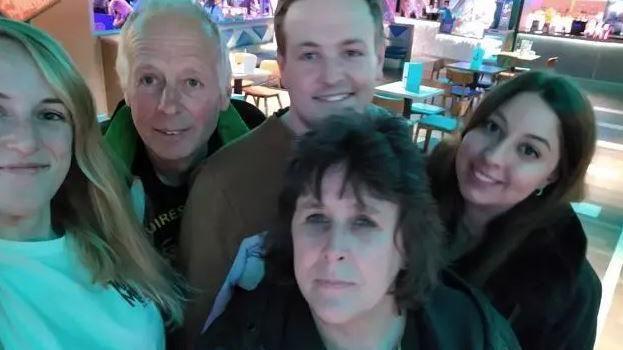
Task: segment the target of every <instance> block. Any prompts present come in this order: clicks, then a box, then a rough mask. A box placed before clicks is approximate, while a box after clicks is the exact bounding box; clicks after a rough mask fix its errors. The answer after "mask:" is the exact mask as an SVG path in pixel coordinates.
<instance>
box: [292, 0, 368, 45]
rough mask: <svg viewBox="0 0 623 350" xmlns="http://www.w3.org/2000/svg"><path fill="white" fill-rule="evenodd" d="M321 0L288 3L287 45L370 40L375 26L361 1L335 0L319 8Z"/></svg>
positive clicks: (366, 41)
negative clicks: (316, 0) (328, 5)
mask: <svg viewBox="0 0 623 350" xmlns="http://www.w3.org/2000/svg"><path fill="white" fill-rule="evenodd" d="M323 2H324V1H319V2H315V1H314V0H300V1H297V2H295V3H293V4H292V5H291V7H290V8H289V9H288V12H287V14H286V16H285V19H284V27H285V32H286V36H287V40H288V41H289V42H288V44H289V45H301V44H302V43H307V42H311V43H316V44H320V43H327V44H329V43H330V44H344V43H347V42H348V41H360V42H365V43H369V42H373V41H374V39H375V34H376V28H375V25H374V21H373V18H372V15H371V13H370V10H369V8H368V6H367V5H366V4H365V2H363V1H362V0H345V1H343V2H342V1H338V2H335V3H332V5H331V10H330V11H328V10H327V8H326V7H323V5H322V4H321V3H323ZM355 5H356V6H355Z"/></svg>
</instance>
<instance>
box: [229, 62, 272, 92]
mask: <svg viewBox="0 0 623 350" xmlns="http://www.w3.org/2000/svg"><path fill="white" fill-rule="evenodd" d="M231 76H232V78H233V79H234V93H235V94H241V93H242V80H243V79H260V78H261V79H268V77H269V76H270V71H267V70H265V69H261V68H255V69H254V70H253V72H248V73H245V72H243V71H242V70H240V69H239V68H238V69H237V67H236V68H232V72H231Z"/></svg>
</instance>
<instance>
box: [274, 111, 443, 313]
mask: <svg viewBox="0 0 623 350" xmlns="http://www.w3.org/2000/svg"><path fill="white" fill-rule="evenodd" d="M338 164H342V165H344V166H345V169H346V171H345V174H346V175H345V178H344V186H346V185H348V186H352V188H353V190H354V192H355V195H356V196H357V198H358V199H361V193H362V190H365V191H368V192H369V193H371V194H372V195H374V196H376V197H378V198H381V199H384V200H389V201H392V202H394V203H396V204H398V206H399V210H400V212H399V217H398V222H397V225H396V231H395V233H398V232H401V233H402V240H403V242H402V243H403V244H402V246H403V247H404V256H405V262H404V268H403V270H401V271H400V272H399V274H398V276H397V278H396V281H395V285H394V288H393V290H392V291H390V292H391V293H392V294H393V295H394V296H395V298H396V302H397V304H398V305H399V306H400V307H401V308H416V307H418V306H419V305H421V303H422V302H423V301H424V300H425V298H426V297H427V296H428V294H429V292H430V291H431V290H432V289H433V288H434V287H435V285H436V283H437V280H438V274H439V271H440V269H441V268H442V267H443V259H442V252H441V249H442V241H443V239H444V232H445V231H444V229H443V225H442V224H441V221H440V219H439V217H438V209H437V206H436V204H435V201H434V200H433V197H432V195H431V190H430V186H429V181H428V177H427V175H426V171H425V160H424V158H423V156H422V155H421V153H420V151H419V150H418V149H417V146H416V145H415V144H414V143H413V142H412V138H411V128H410V126H409V125H408V124H407V123H406V121H405V120H404V119H403V118H400V117H394V116H390V115H389V114H387V113H378V112H373V111H370V110H369V111H368V112H365V113H355V112H353V113H350V114H344V115H339V116H333V117H330V118H328V119H327V120H325V121H324V122H322V123H321V124H319V125H317V127H316V128H314V129H313V130H312V131H309V132H308V133H306V134H305V135H304V136H302V137H301V138H300V139H299V140H298V142H297V143H296V146H295V150H294V155H293V158H292V160H291V162H290V164H289V167H288V169H287V171H286V175H285V184H284V187H283V190H282V192H281V195H280V198H279V220H278V223H277V224H276V226H275V228H274V229H273V230H271V231H270V232H269V233H268V235H267V237H266V247H265V248H266V263H267V272H268V273H267V276H268V278H272V279H274V280H275V281H278V282H281V283H284V282H285V283H294V267H293V246H292V235H291V222H292V217H293V215H294V212H295V210H296V201H297V199H298V198H299V197H300V196H301V195H304V194H307V193H312V194H313V195H315V196H316V198H317V199H318V200H322V199H321V183H322V179H323V176H324V175H325V173H326V171H327V169H328V168H330V167H331V166H334V165H338Z"/></svg>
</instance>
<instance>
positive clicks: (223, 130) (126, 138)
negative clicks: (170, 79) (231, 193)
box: [104, 104, 249, 174]
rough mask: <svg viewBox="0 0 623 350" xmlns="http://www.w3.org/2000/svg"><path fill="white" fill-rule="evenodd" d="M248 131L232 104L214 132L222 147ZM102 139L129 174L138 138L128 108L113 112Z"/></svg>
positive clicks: (219, 120) (222, 114) (221, 116)
mask: <svg viewBox="0 0 623 350" xmlns="http://www.w3.org/2000/svg"><path fill="white" fill-rule="evenodd" d="M248 131H249V128H247V126H246V124H245V123H244V121H243V120H242V118H241V117H240V114H238V111H236V109H235V108H234V106H233V105H232V104H230V105H229V107H228V108H227V110H225V111H223V112H221V114H220V115H219V118H218V124H217V127H216V132H217V133H218V135H219V137H220V138H221V141H222V142H223V146H224V145H227V144H229V143H230V142H232V141H234V140H235V139H237V138H238V137H240V136H242V135H244V134H246V133H247V132H248ZM104 139H105V140H106V143H107V144H108V145H109V146H110V148H111V149H112V151H113V152H114V154H115V155H116V156H117V158H118V160H120V161H121V164H122V165H123V166H125V169H123V171H124V172H125V173H126V174H129V173H131V169H132V163H133V162H134V156H135V155H136V149H137V145H138V142H139V136H138V132H137V131H136V128H135V127H134V122H133V121H132V112H131V111H130V107H129V106H127V105H124V106H122V107H120V108H118V109H117V110H116V111H115V113H114V114H113V116H112V117H111V121H110V124H109V126H108V128H107V129H106V131H105V132H104Z"/></svg>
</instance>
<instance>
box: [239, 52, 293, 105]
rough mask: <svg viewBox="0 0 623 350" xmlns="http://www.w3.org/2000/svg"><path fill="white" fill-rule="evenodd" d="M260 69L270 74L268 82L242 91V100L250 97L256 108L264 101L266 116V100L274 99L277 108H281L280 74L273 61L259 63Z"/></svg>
mask: <svg viewBox="0 0 623 350" xmlns="http://www.w3.org/2000/svg"><path fill="white" fill-rule="evenodd" d="M260 69H264V70H267V71H269V72H270V75H269V77H268V80H267V81H266V82H264V83H263V84H262V85H253V86H249V87H245V88H243V89H242V91H243V92H244V98H245V100H246V98H247V96H251V97H252V98H253V101H254V103H255V105H256V106H258V107H259V104H260V101H261V100H262V99H264V113H266V115H268V99H269V98H272V97H275V98H277V103H279V108H283V104H282V103H281V98H280V97H279V94H280V93H281V91H282V90H281V74H280V72H279V65H278V64H277V61H275V60H263V61H262V62H261V63H260Z"/></svg>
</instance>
